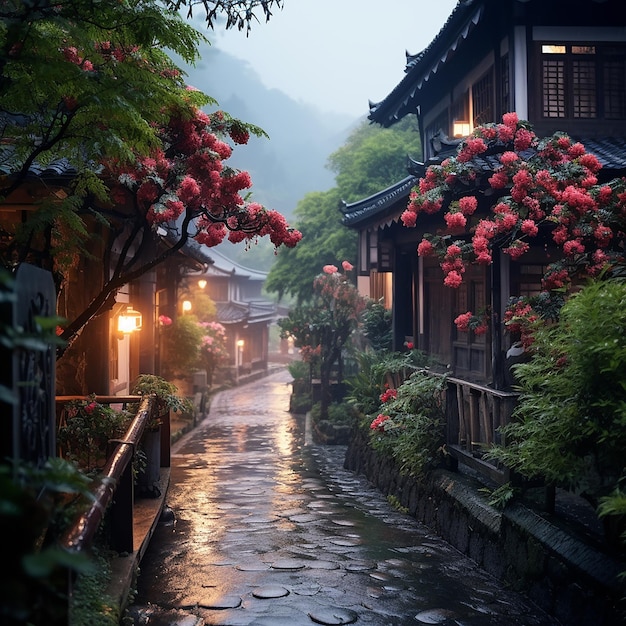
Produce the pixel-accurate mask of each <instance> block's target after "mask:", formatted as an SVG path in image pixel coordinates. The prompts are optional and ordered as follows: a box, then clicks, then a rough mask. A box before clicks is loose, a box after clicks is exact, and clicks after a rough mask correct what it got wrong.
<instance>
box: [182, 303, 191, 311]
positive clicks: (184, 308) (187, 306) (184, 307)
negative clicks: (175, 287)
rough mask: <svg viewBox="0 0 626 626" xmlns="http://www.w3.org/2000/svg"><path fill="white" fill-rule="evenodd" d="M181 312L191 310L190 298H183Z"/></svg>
mask: <svg viewBox="0 0 626 626" xmlns="http://www.w3.org/2000/svg"><path fill="white" fill-rule="evenodd" d="M182 306H183V314H185V313H189V311H191V300H183V305H182Z"/></svg>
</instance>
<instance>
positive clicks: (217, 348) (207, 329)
mask: <svg viewBox="0 0 626 626" xmlns="http://www.w3.org/2000/svg"><path fill="white" fill-rule="evenodd" d="M198 324H199V326H200V328H201V329H202V333H203V334H202V338H201V339H200V359H201V361H202V364H203V365H204V367H205V369H206V373H207V384H208V385H209V386H211V385H212V384H213V374H214V373H215V370H216V368H217V367H218V366H219V365H220V364H221V363H223V362H224V361H225V360H226V359H227V358H228V350H227V349H226V329H225V328H224V326H222V324H220V323H219V322H198Z"/></svg>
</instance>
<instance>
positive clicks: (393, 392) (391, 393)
mask: <svg viewBox="0 0 626 626" xmlns="http://www.w3.org/2000/svg"><path fill="white" fill-rule="evenodd" d="M385 387H386V389H385V391H383V392H382V393H381V394H380V401H381V402H382V403H383V404H384V403H385V402H389V400H392V399H393V398H397V397H398V390H397V389H392V388H391V387H389V385H385Z"/></svg>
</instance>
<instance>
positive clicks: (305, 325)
mask: <svg viewBox="0 0 626 626" xmlns="http://www.w3.org/2000/svg"><path fill="white" fill-rule="evenodd" d="M343 270H344V272H345V273H341V272H339V270H338V269H337V268H336V267H335V266H334V265H325V266H324V268H323V272H322V273H321V274H318V276H316V278H315V280H314V281H313V299H312V303H311V304H309V305H303V306H300V307H297V308H296V309H295V310H294V311H291V312H290V313H289V318H286V319H284V320H281V321H280V322H279V325H280V327H281V329H282V333H283V336H284V337H287V336H292V337H293V338H294V342H295V344H296V346H298V347H299V348H300V349H301V352H302V353H303V358H310V357H312V356H315V357H317V358H319V374H320V418H321V419H327V418H328V409H329V406H330V403H331V401H332V393H331V377H332V372H333V368H334V367H335V365H337V366H338V369H339V371H338V374H337V383H338V384H340V383H341V382H342V372H341V354H342V351H343V349H344V347H345V346H346V344H347V343H348V341H349V339H350V336H351V335H352V333H353V331H354V330H355V329H356V327H357V325H358V321H359V316H360V314H361V312H362V311H363V309H364V308H365V299H364V298H363V297H362V296H360V295H359V293H358V291H357V289H356V287H355V286H354V284H352V283H351V282H350V281H349V280H348V277H347V272H349V271H351V270H352V265H351V264H350V263H348V262H347V261H344V262H343Z"/></svg>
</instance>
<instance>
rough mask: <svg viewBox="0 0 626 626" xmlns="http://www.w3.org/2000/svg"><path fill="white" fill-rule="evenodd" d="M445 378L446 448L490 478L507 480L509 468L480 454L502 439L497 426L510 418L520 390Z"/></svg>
mask: <svg viewBox="0 0 626 626" xmlns="http://www.w3.org/2000/svg"><path fill="white" fill-rule="evenodd" d="M446 382H447V388H446V402H445V407H446V426H447V435H446V447H447V449H448V451H449V452H450V454H451V455H452V456H453V457H454V458H455V459H456V460H457V462H460V463H464V464H465V465H467V466H468V467H471V468H472V469H474V470H475V471H477V472H479V473H480V474H482V475H483V476H485V477H486V478H488V479H489V480H491V481H493V482H496V483H498V484H503V483H505V482H507V481H508V480H509V479H510V472H509V470H508V469H507V468H506V467H502V466H499V465H496V464H495V463H493V462H491V461H487V460H485V459H484V458H483V457H484V453H485V451H486V450H487V449H488V448H489V447H490V446H492V445H493V444H494V443H498V444H502V443H505V442H504V441H503V440H502V435H501V433H500V430H499V429H500V428H501V427H502V426H505V425H506V424H508V423H509V422H510V420H511V415H512V413H513V410H514V408H515V405H516V403H517V398H518V396H519V394H518V393H515V392H512V391H498V390H496V389H492V388H491V387H485V386H484V385H478V384H476V383H470V382H468V381H466V380H461V379H460V378H453V377H448V378H447V379H446Z"/></svg>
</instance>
